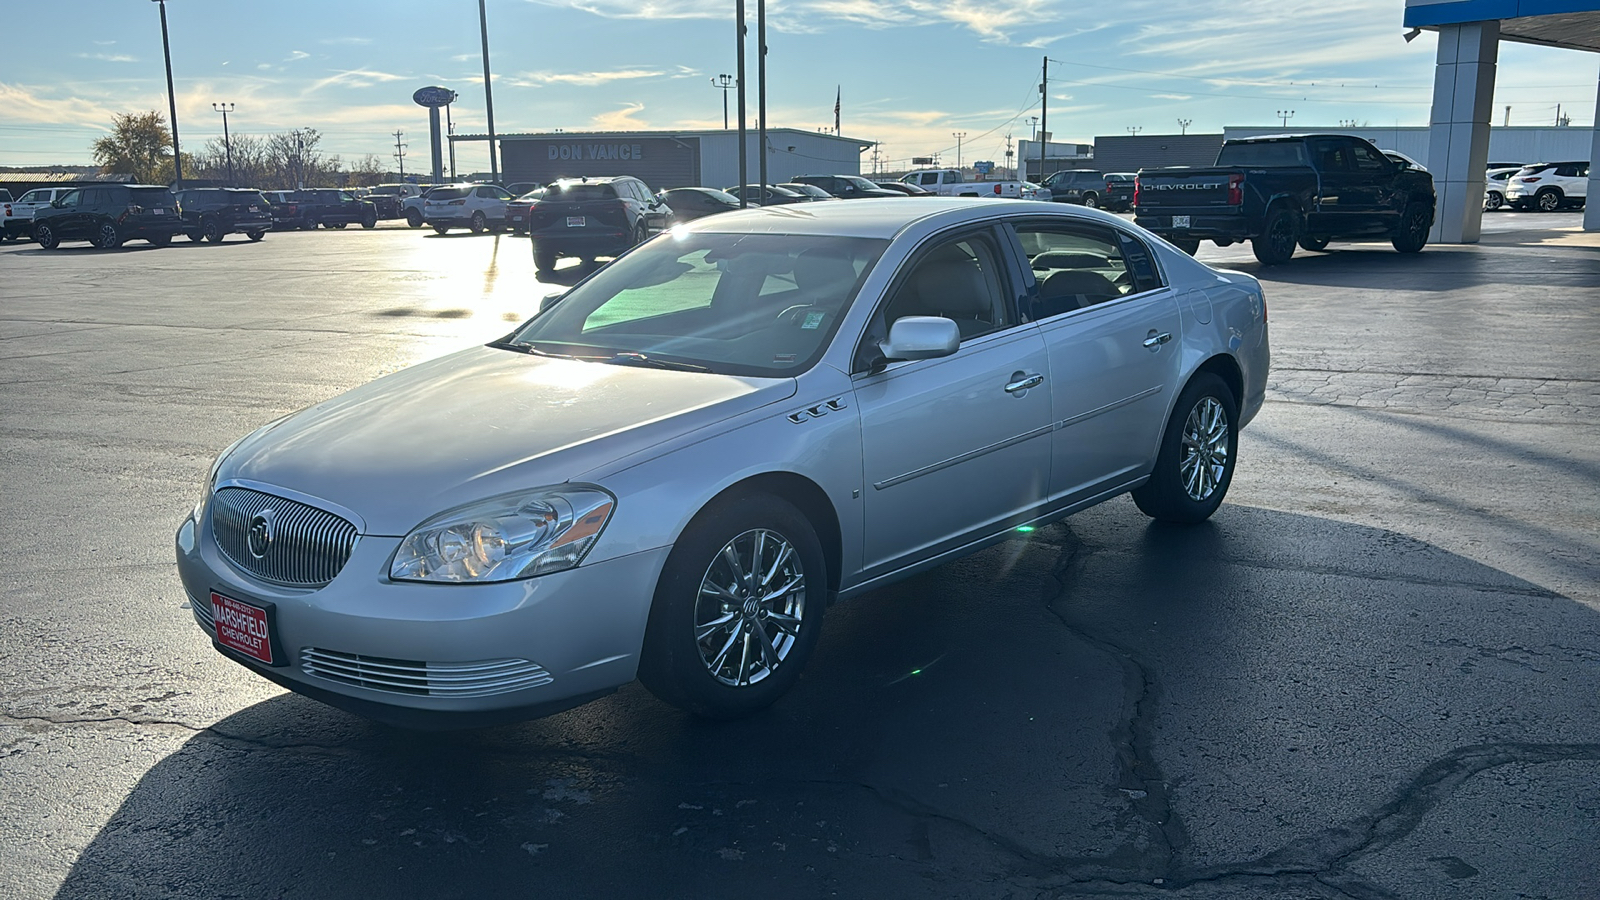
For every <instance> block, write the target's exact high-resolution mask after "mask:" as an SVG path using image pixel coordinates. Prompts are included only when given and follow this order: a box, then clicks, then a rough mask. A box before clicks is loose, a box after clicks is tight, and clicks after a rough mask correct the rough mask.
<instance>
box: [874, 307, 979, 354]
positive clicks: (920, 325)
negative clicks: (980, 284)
mask: <svg viewBox="0 0 1600 900" xmlns="http://www.w3.org/2000/svg"><path fill="white" fill-rule="evenodd" d="M960 347H961V329H960V328H959V327H957V325H956V323H955V322H954V321H952V320H950V319H946V318H944V317H943V316H904V317H902V318H899V319H896V320H895V321H894V324H893V325H891V326H889V339H888V340H887V341H884V342H882V343H880V344H879V345H878V352H879V353H882V354H883V358H884V359H885V360H901V359H938V358H939V357H941V356H949V355H951V354H952V353H955V352H956V350H958V349H960Z"/></svg>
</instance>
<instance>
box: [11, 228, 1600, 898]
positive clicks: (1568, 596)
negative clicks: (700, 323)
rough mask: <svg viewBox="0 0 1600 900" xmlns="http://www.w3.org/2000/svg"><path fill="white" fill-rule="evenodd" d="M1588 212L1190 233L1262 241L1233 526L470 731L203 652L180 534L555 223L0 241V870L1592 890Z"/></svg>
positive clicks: (1594, 358) (1598, 473)
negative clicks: (1252, 382) (776, 698)
mask: <svg viewBox="0 0 1600 900" xmlns="http://www.w3.org/2000/svg"><path fill="white" fill-rule="evenodd" d="M1567 218H1568V217H1567V216H1565V215H1558V216H1548V217H1545V216H1537V215H1531V214H1530V215H1527V216H1521V215H1520V214H1519V215H1514V216H1504V217H1498V218H1497V220H1496V221H1497V225H1499V227H1501V228H1502V230H1501V231H1500V232H1499V233H1495V234H1491V235H1489V236H1488V239H1487V240H1486V242H1485V243H1484V244H1482V245H1480V246H1478V247H1434V248H1429V249H1428V250H1426V251H1425V252H1424V253H1423V254H1421V256H1419V257H1414V258H1406V257H1401V256H1399V255H1398V254H1395V253H1393V252H1392V251H1389V250H1388V249H1387V248H1386V247H1384V248H1380V247H1377V246H1376V245H1373V246H1367V245H1360V246H1354V247H1347V248H1339V247H1338V246H1337V245H1336V246H1335V248H1334V250H1335V252H1330V253H1327V254H1302V255H1300V256H1297V258H1296V259H1295V260H1294V262H1293V263H1292V264H1291V265H1290V266H1287V267H1282V268H1280V269H1273V270H1265V271H1258V270H1257V269H1256V267H1255V266H1254V264H1253V263H1247V262H1243V261H1242V260H1244V259H1246V258H1248V250H1246V251H1244V255H1243V256H1240V255H1239V254H1238V253H1237V252H1231V253H1230V252H1225V251H1218V250H1216V249H1215V248H1208V249H1207V250H1206V251H1203V252H1202V258H1207V259H1210V260H1212V261H1216V262H1219V263H1226V264H1228V265H1237V267H1238V268H1242V269H1246V270H1249V271H1252V272H1255V273H1256V274H1258V275H1259V276H1260V277H1262V278H1263V279H1264V281H1265V282H1266V286H1267V292H1268V304H1269V309H1270V314H1271V321H1272V327H1273V344H1274V351H1275V360H1276V361H1277V362H1278V364H1279V365H1278V366H1277V367H1276V369H1275V371H1274V374H1273V379H1272V382H1271V386H1270V393H1269V402H1268V404H1267V407H1266V408H1265V409H1264V410H1263V412H1262V414H1261V415H1260V417H1258V419H1257V421H1256V422H1255V423H1253V424H1252V425H1251V427H1250V428H1248V429H1247V430H1246V431H1245V432H1244V434H1243V436H1242V439H1241V442H1240V459H1241V463H1240V468H1239V470H1238V474H1237V475H1236V478H1235V482H1234V485H1233V488H1232V491H1231V493H1230V496H1229V500H1228V502H1227V503H1226V504H1224V506H1223V507H1222V509H1221V510H1220V511H1219V513H1218V514H1217V515H1216V516H1215V517H1214V519H1213V520H1212V521H1211V522H1209V523H1207V524H1205V525H1202V526H1197V527H1194V528H1172V527H1165V526H1157V525H1152V524H1150V523H1149V522H1148V520H1146V519H1144V518H1143V517H1142V516H1140V515H1139V514H1138V512H1137V510H1135V509H1134V507H1133V505H1132V503H1131V502H1129V501H1128V500H1127V499H1126V498H1120V499H1118V500H1114V501H1111V502H1109V503H1106V504H1103V505H1102V506H1100V507H1097V508H1095V509H1092V510H1089V511H1086V512H1084V513H1081V514H1079V515H1077V516H1074V517H1073V518H1071V519H1069V520H1068V521H1066V522H1064V523H1061V524H1059V525H1055V526H1051V527H1048V528H1043V529H1040V530H1039V531H1037V532H1035V533H1033V534H1032V535H1029V536H1027V537H1026V538H1019V539H1016V540H1013V541H1011V542H1008V543H1006V544H1003V545H1000V546H997V547H994V548H991V549H989V550H987V551H984V552H983V553H980V554H977V555H975V556H972V557H969V558H967V559H964V560H961V561H958V562H955V563H952V564H949V565H946V566H944V567H941V568H939V569H936V570H934V571H931V572H928V573H925V574H923V575H920V576H918V577H916V578H913V579H911V580H908V581H905V582H902V583H900V584H897V585H894V586H891V587H889V588H886V589H883V590H880V591H877V592H875V593H874V594H872V595H870V596H867V597H864V598H860V599H858V600H856V601H852V602H850V603H847V604H844V605H841V606H838V607H835V608H834V609H832V610H830V611H829V614H828V619H827V623H826V629H825V632H824V634H823V638H822V642H821V644H820V646H819V648H818V652H817V656H816V658H815V659H814V661H813V662H812V664H811V666H810V668H809V670H808V672H807V675H806V677H805V678H804V679H803V680H802V682H801V684H800V685H799V687H798V688H797V689H796V691H795V692H794V693H793V694H792V695H791V696H789V697H788V698H786V699H785V700H784V701H782V702H780V703H779V704H778V705H777V706H776V707H774V708H773V709H771V710H769V711H767V712H766V713H763V714H761V715H758V716H755V717H753V718H751V719H747V720H744V721H739V722H731V723H705V722H699V721H696V720H693V719H690V718H688V717H685V716H683V715H682V714H679V713H678V712H676V711H675V710H673V709H671V708H669V707H666V706H664V705H662V704H660V703H659V702H657V701H655V700H654V699H653V698H652V697H651V696H650V695H649V694H648V693H646V692H645V691H643V690H642V689H641V688H639V687H638V686H637V685H631V686H628V687H626V688H624V689H623V690H622V691H620V692H618V693H617V694H615V695H613V696H611V697H608V698H605V699H603V700H601V701H598V702H596V703H592V704H590V705H588V706H585V707H581V708H579V709H576V710H573V711H570V712H567V713H564V714H561V715H559V716H555V717H551V718H549V719H544V720H540V721H536V722H531V723H526V724H522V725H516V726H507V727H503V728H495V729H486V730H482V731H473V732H458V733H447V734H417V733H411V732H404V731H398V730H394V729H389V728H385V727H382V726H377V725H373V724H371V723H368V722H365V721H363V720H360V719H357V718H355V717H352V716H349V715H347V714H345V713H342V712H338V711H336V710H332V709H329V708H327V707H323V706H321V705H319V704H317V703H315V702H312V701H309V700H306V699H303V698H300V697H298V696H294V695H291V694H286V693H284V692H282V691H281V690H279V689H278V688H276V687H275V686H273V685H271V684H269V683H266V682H264V681H262V680H260V679H258V678H255V677H253V676H251V675H250V674H249V673H247V672H245V671H244V670H243V669H241V668H239V667H238V666H236V665H234V664H232V663H230V662H227V661H226V660H223V659H222V658H220V657H219V656H217V655H216V654H215V653H214V652H213V651H212V650H211V649H210V646H209V644H208V642H207V641H206V640H205V638H204V636H203V635H202V634H201V632H200V631H199V628H198V626H196V625H195V624H194V623H193V620H192V618H191V616H190V613H189V612H188V610H187V609H185V608H184V597H183V593H182V590H181V588H180V587H179V585H178V583H177V580H176V577H175V575H174V573H173V571H172V563H171V553H172V551H171V532H172V530H173V528H174V527H175V525H176V523H177V521H178V520H179V519H180V518H181V517H182V516H183V514H184V513H185V512H186V511H187V508H188V506H189V505H190V504H192V503H193V500H194V492H195V491H196V490H197V487H198V484H199V482H200V480H201V477H202V476H203V474H204V470H205V467H206V465H207V464H208V463H209V461H210V459H211V457H212V456H213V455H214V454H215V453H216V452H217V451H218V450H220V449H221V448H222V447H223V446H225V445H226V444H227V443H229V442H230V441H231V440H232V439H233V438H234V437H236V436H238V435H239V434H242V433H244V432H245V431H248V430H249V429H250V428H252V427H254V426H255V425H258V424H260V423H262V422H265V421H268V420H270V419H272V418H275V417H277V416H278V415H281V414H283V413H285V412H289V411H291V410H293V409H296V408H299V407H301V406H304V405H308V404H309V403H312V402H316V401H317V400H320V399H323V398H325V397H327V396H331V395H332V394H334V393H337V392H338V391H341V390H343V389H345V388H347V387H349V386H353V385H355V384H359V383H362V382H364V381H366V380H369V379H370V378H372V377H375V376H376V375H378V374H382V373H383V372H387V371H392V370H394V369H396V368H399V367H401V366H404V365H407V364H409V363H411V362H414V361H417V360H419V359H423V358H427V357H429V356H432V355H437V354H438V353H440V352H444V351H445V350H448V349H450V348H452V347H454V346H459V345H462V344H466V343H470V342H473V341H476V340H479V339H482V338H484V337H486V336H493V335H496V334H498V333H500V332H501V331H502V330H503V329H504V328H505V323H506V322H507V321H516V320H520V318H521V317H522V316H523V315H525V314H526V313H527V311H528V310H529V308H530V303H531V302H533V301H534V300H535V299H536V298H537V297H538V296H540V295H541V294H542V293H543V291H542V290H539V289H537V288H532V289H530V285H531V282H532V280H533V273H532V265H531V260H530V259H529V258H528V257H529V254H528V250H527V246H526V242H525V241H523V240H520V239H514V238H511V237H508V236H499V237H461V238H445V239H440V238H434V237H432V236H427V237H425V236H423V235H421V234H420V233H417V232H411V231H408V230H405V229H399V228H395V227H392V226H385V227H381V228H378V229H375V230H373V231H371V232H356V231H349V232H337V233H324V232H315V233H290V234H282V235H277V234H275V235H269V237H268V239H267V240H266V241H263V242H262V243H261V244H258V245H245V244H243V243H242V242H241V243H240V244H238V245H237V246H235V245H234V244H233V243H232V242H229V243H225V244H223V245H220V246H216V247H213V246H210V245H193V246H187V247H186V246H184V245H182V244H181V243H180V244H179V245H175V246H174V247H173V248H171V249H169V250H165V251H159V252H154V251H141V250H128V251H123V252H119V253H101V252H98V251H92V250H89V249H87V248H83V249H81V250H80V249H75V250H71V251H63V252H59V253H57V254H41V253H39V252H38V251H36V250H34V249H33V248H32V246H31V245H27V246H22V247H17V246H11V247H8V248H7V249H3V250H0V257H5V262H4V263H3V265H4V267H5V269H6V272H7V289H8V297H7V303H6V305H5V306H4V308H3V309H0V384H3V385H4V395H3V399H0V435H3V436H4V442H5V446H6V448H7V452H6V453H5V454H4V456H3V458H0V484H4V485H5V486H6V487H5V489H4V490H3V491H0V545H3V546H5V547H6V548H7V550H8V553H7V555H6V557H5V559H4V560H3V561H0V588H3V591H0V846H5V847H6V848H7V851H6V852H5V853H4V854H0V900H11V898H18V900H22V898H27V900H33V898H51V897H57V898H103V897H113V896H114V897H128V898H145V897H150V898H169V897H170V898H178V897H183V898H193V897H241V898H258V897H286V896H292V897H296V898H301V897H312V898H316V897H328V898H346V897H429V898H434V897H439V898H450V897H462V898H465V897H479V896H485V895H532V894H545V895H552V896H565V897H616V896H701V897H721V896H735V895H749V894H752V893H757V892H759V893H761V894H764V895H768V896H778V897H789V896H793V897H827V896H840V897H868V896H873V897H902V896H903V897H950V898H965V897H986V898H987V897H996V898H1070V897H1178V898H1200V900H1209V898H1246V900H1249V898H1257V897H1260V898H1269V897H1270V898H1355V900H1378V898H1383V900H1389V898H1452V900H1455V898H1485V900H1489V898H1495V900H1498V898H1503V897H1511V896H1521V897H1529V898H1540V897H1544V898H1563V900H1568V898H1575V897H1582V896H1590V895H1592V894H1593V891H1594V885H1595V884H1600V850H1597V849H1596V848H1600V690H1597V689H1600V666H1597V663H1600V537H1597V535H1600V503H1597V502H1596V496H1597V493H1596V488H1595V485H1596V484H1597V483H1600V417H1597V416H1596V415H1595V412H1596V407H1597V405H1600V391H1597V386H1600V342H1596V341H1595V340H1594V339H1593V338H1592V337H1588V336H1590V335H1593V334H1595V333H1597V331H1600V329H1597V328H1596V327H1595V326H1596V325H1597V321H1596V320H1597V319H1600V310H1597V309H1596V307H1595V304H1594V300H1593V298H1594V297H1595V296H1597V295H1600V290H1597V289H1600V240H1596V239H1595V238H1593V237H1583V236H1578V237H1577V238H1574V237H1573V235H1572V233H1571V232H1564V231H1560V230H1559V229H1560V227H1563V226H1562V224H1561V223H1563V222H1565V221H1566V219H1567ZM1517 221H1525V222H1526V223H1527V227H1526V229H1525V230H1523V231H1518V230H1517V229H1516V228H1515V227H1511V225H1514V224H1515V223H1516V222H1517ZM1501 223H1510V224H1501ZM1553 226H1554V230H1552V227H1553ZM1551 235H1554V237H1551ZM1585 242H1587V243H1585ZM1237 249H1238V248H1229V251H1237ZM1573 335H1584V336H1585V337H1584V338H1583V339H1581V340H1577V341H1574V340H1572V339H1571V336H1573Z"/></svg>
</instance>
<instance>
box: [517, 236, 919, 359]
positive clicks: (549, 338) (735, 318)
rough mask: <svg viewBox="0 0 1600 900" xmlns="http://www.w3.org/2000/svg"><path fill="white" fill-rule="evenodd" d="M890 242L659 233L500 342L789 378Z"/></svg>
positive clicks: (821, 345)
mask: <svg viewBox="0 0 1600 900" xmlns="http://www.w3.org/2000/svg"><path fill="white" fill-rule="evenodd" d="M887 246H888V241H882V240H872V239H867V238H845V237H831V236H814V235H786V234H682V235H670V236H663V237H660V238H657V239H655V240H653V241H650V242H649V243H647V244H644V245H642V246H640V247H639V248H637V249H635V250H634V251H632V252H630V253H629V254H628V255H626V256H624V257H622V258H621V259H618V260H617V261H616V262H614V263H612V264H611V265H609V266H607V267H605V268H604V269H602V270H600V271H599V272H598V273H596V274H595V275H594V276H593V277H592V278H590V279H589V280H587V281H585V282H583V283H582V284H580V285H578V286H577V287H576V288H573V290H572V291H571V292H570V293H569V294H568V295H567V296H566V297H565V298H563V299H562V300H561V301H560V302H559V303H558V304H557V305H555V306H554V307H551V308H549V309H547V310H546V311H544V312H543V313H540V314H539V315H538V316H536V317H535V318H534V319H533V321H531V322H529V323H528V324H527V325H526V326H524V327H523V328H522V329H520V330H519V331H518V332H517V333H516V334H514V335H512V337H511V338H510V339H509V342H508V343H507V344H506V345H505V346H510V347H513V348H517V349H524V350H529V351H531V352H535V353H541V354H548V355H555V356H571V357H576V358H579V359H586V360H591V361H594V362H601V363H615V364H622V365H638V364H643V363H649V364H657V365H661V366H662V367H674V368H675V367H682V368H690V369H695V370H709V371H712V372H717V373H721V374H725V375H749V376H761V377H778V376H786V375H797V374H799V373H801V372H803V371H805V370H806V369H809V368H810V367H811V366H812V365H814V364H815V363H816V361H817V359H818V358H820V357H821V356H822V352H823V350H824V349H825V348H826V347H827V345H828V342H829V340H830V339H831V338H832V337H833V333H834V331H835V330H836V329H837V328H838V327H839V321H840V319H841V318H842V317H843V316H844V313H845V312H846V311H847V310H848V309H849V308H850V303H851V301H852V300H853V299H854V298H855V294H856V291H857V289H858V288H859V287H860V285H861V282H862V280H863V279H864V278H865V277H866V273H867V272H868V271H869V270H870V269H871V268H872V266H873V264H874V263H876V262H877V260H878V257H879V256H880V255H882V253H883V251H884V248H885V247H887Z"/></svg>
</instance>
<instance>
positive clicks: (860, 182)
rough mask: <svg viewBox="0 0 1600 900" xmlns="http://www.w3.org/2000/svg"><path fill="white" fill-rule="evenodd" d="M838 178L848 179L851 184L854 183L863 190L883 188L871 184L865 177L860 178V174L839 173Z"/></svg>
mask: <svg viewBox="0 0 1600 900" xmlns="http://www.w3.org/2000/svg"><path fill="white" fill-rule="evenodd" d="M839 179H840V180H841V181H848V182H850V183H851V184H853V185H855V186H856V187H858V188H860V189H861V190H863V191H880V190H883V189H882V188H880V187H878V186H877V185H875V184H873V183H872V182H870V181H868V180H866V179H865V178H862V177H861V176H860V175H840V176H839Z"/></svg>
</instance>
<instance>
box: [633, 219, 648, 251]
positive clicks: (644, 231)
mask: <svg viewBox="0 0 1600 900" xmlns="http://www.w3.org/2000/svg"><path fill="white" fill-rule="evenodd" d="M648 240H650V229H648V228H646V227H644V223H643V222H640V223H639V224H637V225H635V226H633V245H634V246H635V247H637V246H639V245H640V244H642V243H644V242H645V241H648Z"/></svg>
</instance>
